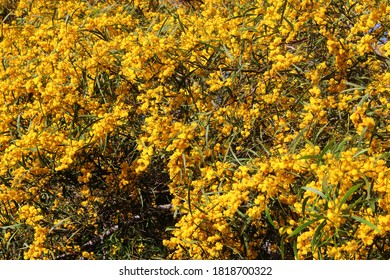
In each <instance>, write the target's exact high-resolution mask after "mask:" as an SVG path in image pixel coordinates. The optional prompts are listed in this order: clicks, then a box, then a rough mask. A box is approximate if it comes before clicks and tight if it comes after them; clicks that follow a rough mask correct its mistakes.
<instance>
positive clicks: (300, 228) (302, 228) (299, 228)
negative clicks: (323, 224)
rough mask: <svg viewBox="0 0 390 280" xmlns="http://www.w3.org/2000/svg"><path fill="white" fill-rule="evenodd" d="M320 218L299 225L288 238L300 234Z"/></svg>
mask: <svg viewBox="0 0 390 280" xmlns="http://www.w3.org/2000/svg"><path fill="white" fill-rule="evenodd" d="M319 219H320V218H317V219H313V220H310V221H307V222H306V223H304V224H302V225H300V226H299V227H297V228H296V229H295V230H294V231H293V232H292V233H290V235H289V236H288V237H292V236H294V235H297V234H298V233H300V232H301V231H302V230H304V229H305V228H307V227H308V226H310V225H311V224H312V223H315V222H317V221H318V220H319Z"/></svg>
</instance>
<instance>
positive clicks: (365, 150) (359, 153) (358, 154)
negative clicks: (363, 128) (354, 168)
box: [353, 148, 369, 158]
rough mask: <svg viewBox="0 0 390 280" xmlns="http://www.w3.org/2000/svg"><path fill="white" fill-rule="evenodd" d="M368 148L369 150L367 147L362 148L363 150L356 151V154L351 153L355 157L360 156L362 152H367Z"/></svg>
mask: <svg viewBox="0 0 390 280" xmlns="http://www.w3.org/2000/svg"><path fill="white" fill-rule="evenodd" d="M368 150H369V149H368V148H367V149H363V150H361V151H359V152H357V153H356V154H354V155H353V158H356V157H358V156H360V155H361V154H364V153H365V152H367V151H368Z"/></svg>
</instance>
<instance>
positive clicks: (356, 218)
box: [351, 216, 382, 233]
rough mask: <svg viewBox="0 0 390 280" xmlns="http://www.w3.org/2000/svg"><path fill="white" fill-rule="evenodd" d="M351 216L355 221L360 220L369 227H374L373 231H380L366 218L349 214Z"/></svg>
mask: <svg viewBox="0 0 390 280" xmlns="http://www.w3.org/2000/svg"><path fill="white" fill-rule="evenodd" d="M351 218H353V219H355V220H356V221H358V222H361V223H363V224H365V225H367V226H369V227H370V228H372V229H374V230H375V231H377V232H378V233H382V232H381V231H380V230H379V228H377V227H376V226H375V225H374V224H373V223H371V222H369V221H367V220H366V219H364V218H362V217H357V216H351Z"/></svg>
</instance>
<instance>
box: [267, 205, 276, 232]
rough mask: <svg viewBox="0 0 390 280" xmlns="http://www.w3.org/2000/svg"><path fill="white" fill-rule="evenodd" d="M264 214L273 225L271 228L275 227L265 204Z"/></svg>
mask: <svg viewBox="0 0 390 280" xmlns="http://www.w3.org/2000/svg"><path fill="white" fill-rule="evenodd" d="M265 215H266V216H267V219H268V221H269V223H270V224H271V225H272V226H273V228H276V227H275V224H274V221H273V220H272V218H271V214H270V213H269V208H268V206H267V205H266V206H265Z"/></svg>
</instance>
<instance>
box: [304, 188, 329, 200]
mask: <svg viewBox="0 0 390 280" xmlns="http://www.w3.org/2000/svg"><path fill="white" fill-rule="evenodd" d="M302 189H304V190H307V191H311V192H313V193H315V194H318V195H319V196H321V197H322V198H323V199H325V200H328V198H327V197H326V196H325V194H324V193H323V192H321V191H320V190H317V189H314V188H310V187H302Z"/></svg>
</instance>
